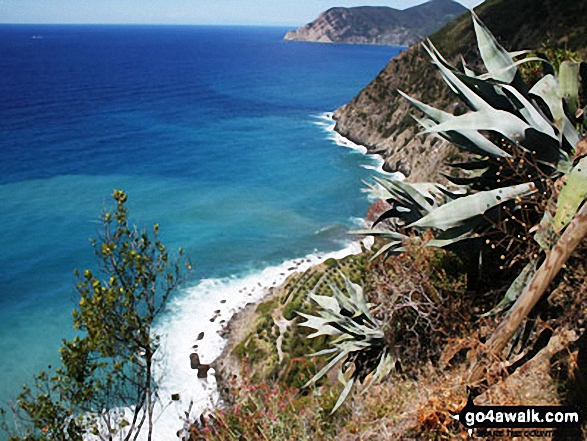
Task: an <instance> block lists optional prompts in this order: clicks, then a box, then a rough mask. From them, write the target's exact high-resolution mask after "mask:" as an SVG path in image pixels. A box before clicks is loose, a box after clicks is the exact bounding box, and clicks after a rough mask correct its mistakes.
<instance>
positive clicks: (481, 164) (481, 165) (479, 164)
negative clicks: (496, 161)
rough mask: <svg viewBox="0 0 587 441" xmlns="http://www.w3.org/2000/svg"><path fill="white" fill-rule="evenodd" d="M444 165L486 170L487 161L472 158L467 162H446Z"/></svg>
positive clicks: (462, 168)
mask: <svg viewBox="0 0 587 441" xmlns="http://www.w3.org/2000/svg"><path fill="white" fill-rule="evenodd" d="M445 165H447V166H449V167H452V168H460V169H461V170H487V166H488V165H489V163H488V162H487V161H484V160H481V161H480V160H473V161H469V162H447V163H445Z"/></svg>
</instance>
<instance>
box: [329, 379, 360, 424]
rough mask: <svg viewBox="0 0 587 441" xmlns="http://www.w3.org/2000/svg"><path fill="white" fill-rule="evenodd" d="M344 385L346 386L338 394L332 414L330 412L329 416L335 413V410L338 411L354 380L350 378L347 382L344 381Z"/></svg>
mask: <svg viewBox="0 0 587 441" xmlns="http://www.w3.org/2000/svg"><path fill="white" fill-rule="evenodd" d="M345 383H346V384H345V386H344V389H343V390H342V392H341V393H340V396H339V397H338V400H337V401H336V404H335V405H334V407H333V408H332V412H330V414H331V415H332V414H333V413H334V412H336V409H338V408H339V407H340V406H341V404H342V403H343V402H344V400H345V399H346V397H347V396H348V394H349V392H350V391H351V389H352V387H353V384H355V379H354V378H351V379H350V380H349V381H345Z"/></svg>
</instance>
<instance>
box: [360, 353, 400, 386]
mask: <svg viewBox="0 0 587 441" xmlns="http://www.w3.org/2000/svg"><path fill="white" fill-rule="evenodd" d="M393 362H394V360H393V357H392V356H391V355H390V354H384V355H383V356H382V357H381V359H380V360H379V364H378V365H377V369H375V371H374V372H373V373H372V374H370V376H369V377H368V379H367V380H366V382H365V388H364V389H363V390H362V391H361V395H363V394H365V393H366V392H367V391H368V390H369V389H370V388H371V386H373V384H375V383H377V382H378V381H379V380H380V379H382V378H384V377H385V376H386V375H387V374H389V373H390V372H391V370H392V369H393V364H394V363H393Z"/></svg>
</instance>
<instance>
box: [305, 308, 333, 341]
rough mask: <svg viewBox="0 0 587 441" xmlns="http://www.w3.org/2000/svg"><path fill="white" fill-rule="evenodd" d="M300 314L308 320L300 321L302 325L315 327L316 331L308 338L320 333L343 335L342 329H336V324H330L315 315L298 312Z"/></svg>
mask: <svg viewBox="0 0 587 441" xmlns="http://www.w3.org/2000/svg"><path fill="white" fill-rule="evenodd" d="M297 314H298V315H301V316H302V317H304V318H305V319H306V320H307V321H305V322H303V323H300V326H304V327H306V328H312V329H315V330H316V332H314V333H312V334H310V335H309V336H308V338H314V337H318V336H320V335H341V334H342V331H340V330H338V329H336V328H335V327H334V326H331V325H329V324H328V322H327V321H326V320H324V319H323V318H321V317H316V316H314V315H309V314H304V313H303V312H297Z"/></svg>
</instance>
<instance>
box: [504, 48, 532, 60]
mask: <svg viewBox="0 0 587 441" xmlns="http://www.w3.org/2000/svg"><path fill="white" fill-rule="evenodd" d="M530 53H532V51H530V50H528V49H525V50H521V51H513V52H510V53H509V54H510V57H512V58H518V57H521V56H522V55H526V54H530Z"/></svg>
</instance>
